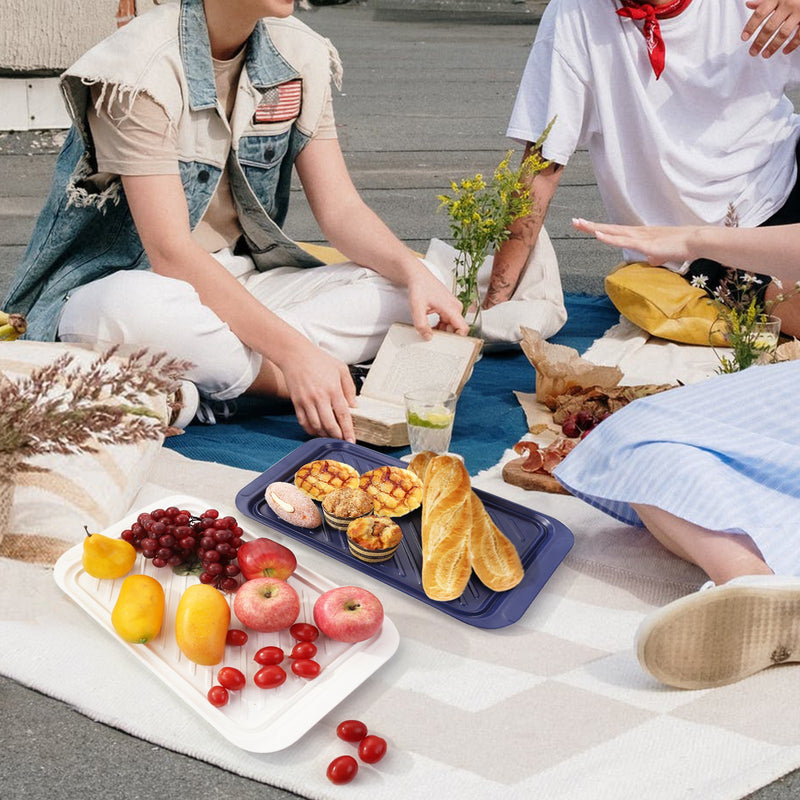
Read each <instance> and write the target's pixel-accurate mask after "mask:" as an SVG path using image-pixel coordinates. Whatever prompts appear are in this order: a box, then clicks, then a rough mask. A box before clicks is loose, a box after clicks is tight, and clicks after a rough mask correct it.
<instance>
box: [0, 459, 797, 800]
mask: <svg viewBox="0 0 800 800" xmlns="http://www.w3.org/2000/svg"><path fill="white" fill-rule="evenodd" d="M509 455H510V453H509ZM497 471H498V469H497V468H495V470H493V471H490V472H489V473H487V474H485V475H483V476H481V477H479V478H477V479H476V480H475V484H476V485H478V486H480V487H481V488H484V489H487V490H489V491H495V492H497V493H502V494H503V495H505V496H506V497H508V498H509V499H512V500H515V501H517V502H523V503H526V504H528V505H531V506H534V507H535V508H537V510H540V511H542V512H544V513H548V514H552V515H553V516H555V517H557V518H559V519H561V520H563V521H564V522H565V523H566V524H567V525H568V526H569V527H570V528H571V529H572V530H573V531H574V533H575V537H576V544H575V547H574V549H573V550H572V552H571V553H570V555H569V556H568V557H567V559H566V561H565V562H564V563H563V564H562V565H561V566H560V567H559V569H558V570H557V571H556V573H555V575H554V576H553V578H552V579H551V580H550V582H549V583H548V584H547V586H546V587H545V589H544V590H543V591H542V592H541V594H540V595H539V596H538V597H537V598H536V600H535V601H534V603H533V605H532V606H531V608H530V609H529V610H528V611H527V613H526V614H525V615H524V616H523V618H522V619H521V620H520V621H519V622H517V623H515V624H514V625H512V626H510V627H508V628H505V629H502V630H498V631H483V630H479V629H476V628H473V627H469V626H467V625H464V624H462V623H461V622H458V621H456V620H453V619H451V618H449V617H447V616H446V615H444V614H441V613H439V612H437V611H435V610H433V609H431V608H429V607H428V606H426V605H424V604H422V603H419V602H418V601H416V600H414V599H412V598H409V597H406V596H405V595H403V594H401V593H399V592H396V591H394V590H392V589H389V588H387V587H386V586H384V585H383V584H379V583H377V582H373V581H371V580H370V579H369V578H367V577H365V576H363V575H362V574H361V573H354V572H352V570H350V569H349V568H348V567H347V566H346V565H344V564H340V563H339V562H336V561H334V560H332V559H329V558H327V557H326V556H324V555H323V554H321V553H318V552H316V551H312V550H310V549H306V548H304V547H303V546H302V545H300V544H299V543H293V547H294V549H295V552H296V553H297V555H298V557H299V559H300V560H301V562H302V563H304V564H305V565H306V566H308V567H309V568H311V569H313V570H316V571H318V572H321V573H323V574H324V575H326V576H327V577H329V578H330V579H331V580H333V581H335V582H338V583H343V584H344V583H352V582H354V576H355V575H357V577H358V582H359V583H361V584H363V585H365V586H367V588H370V589H371V590H373V591H374V592H375V593H376V594H378V595H379V596H380V597H381V599H382V601H383V602H384V604H385V607H386V611H387V614H388V615H389V616H390V618H391V619H392V620H393V621H394V623H395V624H396V626H397V628H398V629H399V631H400V635H401V643H400V648H399V650H398V652H397V653H396V654H395V655H394V657H393V658H392V659H391V660H390V661H389V662H388V663H386V664H385V665H384V666H383V667H381V668H380V669H379V670H378V672H376V673H375V674H374V675H373V676H372V677H371V678H370V679H369V680H368V681H367V682H366V683H364V684H363V685H362V686H361V687H360V688H359V689H357V690H356V691H355V692H354V693H353V694H352V695H350V696H349V697H348V698H347V699H345V700H344V701H343V702H342V703H341V704H340V706H339V707H338V708H337V709H336V710H334V711H333V712H331V713H330V714H328V716H327V717H325V718H324V719H323V720H322V721H321V722H320V723H318V724H317V725H315V726H314V727H313V728H312V729H311V730H310V731H309V732H308V733H307V734H306V735H305V736H304V737H303V738H302V739H301V740H300V741H299V742H297V743H296V744H294V745H292V746H291V747H289V748H288V749H286V750H284V751H281V752H278V753H274V754H271V755H254V754H251V753H247V752H244V751H242V750H240V749H238V748H236V747H234V746H233V745H231V744H229V743H228V742H227V741H226V740H225V739H223V738H222V737H221V736H219V735H218V734H217V733H216V732H215V731H214V730H213V729H212V728H210V727H208V726H207V725H206V723H204V722H203V721H202V720H200V719H199V718H198V717H197V716H196V715H195V713H194V712H193V711H191V710H190V709H189V708H188V707H186V706H184V705H183V704H182V703H181V702H180V701H179V700H177V699H176V697H175V696H174V695H173V694H172V693H171V692H170V691H169V690H168V689H167V688H166V687H164V686H162V685H161V684H160V682H159V681H158V680H157V679H155V678H154V677H152V676H151V674H150V673H149V672H147V671H146V670H145V669H144V668H143V667H140V666H139V665H138V664H131V663H130V661H129V659H128V660H126V651H125V650H124V648H122V647H120V646H119V645H118V643H117V642H115V641H114V640H113V638H112V637H110V636H109V635H108V634H107V633H106V632H105V631H102V630H101V629H100V628H99V626H97V625H96V623H94V622H93V621H91V620H90V619H89V618H88V617H87V616H86V615H85V614H84V613H83V612H82V611H81V610H80V609H78V607H77V606H75V605H74V604H73V603H72V602H71V601H70V600H69V599H67V598H66V597H65V596H63V595H61V593H60V591H59V589H58V588H57V587H56V586H55V584H54V583H53V580H52V575H51V574H50V573H49V572H47V571H45V570H43V569H41V568H37V567H34V566H30V565H20V564H18V563H14V565H13V569H12V568H11V564H10V562H5V563H2V562H0V570H2V571H3V581H2V587H3V588H2V589H0V591H1V592H2V593H3V597H2V603H3V606H4V609H6V611H5V614H4V618H5V619H4V621H3V622H0V636H2V640H3V641H4V642H5V643H6V644H5V645H4V646H3V648H0V672H2V673H4V674H6V675H9V676H11V677H13V678H15V679H17V680H19V681H20V682H22V683H25V684H28V685H32V686H34V687H35V688H37V689H39V690H41V691H43V692H45V693H47V694H50V695H52V696H55V697H59V698H61V699H63V700H65V701H67V702H69V703H71V704H73V705H75V706H76V707H78V708H79V709H81V710H82V711H83V712H84V713H86V714H87V715H88V716H91V717H92V718H96V719H99V720H102V721H104V722H107V723H110V724H112V725H115V726H117V727H120V728H122V729H124V730H126V731H129V732H131V733H133V734H135V735H137V736H140V737H142V738H143V739H147V740H149V741H152V742H155V743H158V744H160V745H163V746H166V747H169V748H172V749H174V750H177V751H180V752H184V753H188V754H190V755H194V756H196V757H198V758H201V759H203V760H206V761H209V762H211V763H214V764H218V765H219V766H221V767H224V768H225V769H228V770H231V771H233V772H236V773H239V774H241V775H244V776H247V777H250V778H254V779H256V780H260V781H263V782H265V783H271V784H274V785H278V786H281V787H283V788H287V789H290V790H292V791H295V792H298V793H300V794H303V795H304V796H307V797H311V798H336V797H340V796H343V794H344V791H345V790H343V789H338V788H337V787H334V786H332V785H331V784H330V783H328V782H327V781H326V779H325V777H324V773H325V767H326V765H327V764H328V762H329V761H330V759H331V758H332V757H334V756H335V755H339V754H340V752H342V748H341V747H340V746H338V745H337V744H336V739H335V736H334V735H333V728H334V727H335V725H336V724H337V723H338V722H339V721H341V720H342V719H346V718H350V717H356V718H360V719H363V720H365V721H366V722H367V723H368V725H369V726H370V728H371V729H373V730H375V731H379V732H381V733H382V734H384V735H385V737H386V738H387V739H388V741H389V745H390V753H389V755H388V756H387V757H386V758H385V759H384V761H382V762H381V763H380V764H379V765H376V766H375V767H374V768H373V767H363V768H362V770H361V772H360V773H359V776H358V780H357V781H355V782H354V783H352V784H350V785H349V786H347V787H346V792H347V796H348V797H349V798H352V800H367V799H369V800H373V799H374V798H376V797H380V798H382V800H395V799H396V800H408V798H420V797H436V798H437V800H465V798H466V799H467V800H471V799H472V798H476V799H477V798H481V800H483V799H484V798H498V799H499V798H502V799H503V800H505V799H506V798H520V799H523V798H524V800H529V798H536V797H539V798H547V799H548V800H560V799H561V798H564V800H566V798H569V800H606V799H607V800H626V799H627V798H631V800H633V798H635V799H636V800H639V798H641V797H647V798H648V800H680V799H681V798H703V800H733V799H734V798H741V797H743V796H744V795H746V794H748V793H749V792H751V791H753V790H754V789H756V788H758V787H760V786H763V785H765V784H767V783H769V782H771V781H773V780H775V779H776V778H778V777H779V776H781V775H783V774H785V773H786V772H788V771H790V770H792V769H794V768H796V767H798V766H800V723H799V722H798V715H797V712H796V709H797V708H798V707H800V679H799V678H800V669H799V668H798V667H796V666H786V667H775V668H772V669H770V670H767V671H765V672H763V673H761V674H759V675H756V676H754V677H752V678H750V679H748V680H746V681H743V682H741V683H739V684H736V685H734V686H730V687H727V688H721V689H716V690H710V691H694V692H687V691H678V690H672V689H669V688H666V687H663V686H660V685H658V684H656V683H655V682H654V681H653V680H651V679H650V678H649V677H648V676H647V675H645V674H644V673H643V672H642V671H641V670H640V669H639V666H638V664H637V663H636V659H635V656H634V654H633V651H632V643H633V636H634V632H635V630H636V628H637V626H638V624H639V623H640V621H641V620H642V619H643V617H644V616H645V615H646V614H647V613H648V612H649V611H650V610H651V609H652V608H653V607H654V606H656V605H658V604H661V603H664V602H667V601H669V600H670V599H673V598H675V597H678V596H680V595H682V594H685V593H687V592H689V591H692V590H693V589H694V588H696V587H697V585H698V584H699V583H700V582H702V579H703V578H702V575H701V574H699V572H698V571H696V570H694V569H693V568H691V567H689V566H687V565H685V564H683V563H682V562H680V561H678V560H677V559H675V558H673V557H671V556H670V555H669V554H667V553H666V552H665V551H663V550H661V549H660V548H659V547H658V546H657V545H656V544H654V542H653V541H652V540H651V539H650V537H649V536H647V535H646V534H644V533H643V532H641V531H638V530H635V529H632V528H626V527H623V526H620V525H619V524H618V523H616V522H614V521H613V520H611V519H610V518H606V517H604V516H602V515H600V514H599V513H598V512H595V511H594V510H593V509H590V508H589V507H588V506H585V505H584V504H582V503H580V501H578V500H575V499H574V498H571V497H563V496H554V495H542V494H539V493H536V494H533V493H526V492H524V491H522V490H519V489H516V488H515V487H510V486H506V485H504V484H502V483H501V481H499V480H498V478H497V477H496V473H497ZM252 477H254V473H249V472H245V471H242V470H236V469H232V468H229V467H221V466H218V465H211V464H205V463H201V462H195V461H189V460H187V459H184V458H183V457H181V456H179V455H178V454H176V453H173V452H170V451H166V450H165V451H164V452H163V453H162V454H161V456H160V457H159V462H158V469H157V472H156V474H155V475H154V476H153V480H154V481H156V482H157V483H158V484H160V485H161V487H163V488H160V487H158V486H152V485H151V486H149V487H147V490H146V491H145V493H144V494H142V495H140V498H139V501H137V505H144V504H147V503H149V502H150V501H151V500H154V499H156V498H158V497H161V496H164V495H165V494H172V493H175V492H185V493H189V494H192V495H195V496H197V497H201V498H212V499H215V500H216V499H219V500H222V501H225V502H228V503H230V504H231V505H232V504H233V499H234V497H235V494H236V492H237V491H238V489H239V488H241V487H242V486H244V485H245V484H246V483H247V482H249V481H250V480H251V479H252ZM23 587H24V591H23ZM45 642H47V644H48V646H47V647H44V646H43V644H44V643H45ZM53 648H56V652H61V653H62V654H63V658H61V659H59V660H58V662H57V663H56V662H54V661H52V659H48V658H47V657H46V655H45V654H46V653H49V652H53ZM86 663H91V664H92V665H93V669H94V670H95V678H96V679H95V680H94V681H93V682H92V691H91V693H88V692H84V691H82V690H81V686H82V684H83V682H82V681H80V680H78V679H77V674H78V672H79V671H80V670H81V668H82V666H81V665H83V664H86ZM71 670H72V671H74V672H75V676H76V678H75V680H71V679H70V678H71V675H70V674H69V673H70V671H71ZM141 682H146V683H147V686H148V691H147V692H136V693H131V692H130V691H129V687H130V686H131V685H141ZM165 708H169V710H170V713H169V714H165V713H164V709H165Z"/></svg>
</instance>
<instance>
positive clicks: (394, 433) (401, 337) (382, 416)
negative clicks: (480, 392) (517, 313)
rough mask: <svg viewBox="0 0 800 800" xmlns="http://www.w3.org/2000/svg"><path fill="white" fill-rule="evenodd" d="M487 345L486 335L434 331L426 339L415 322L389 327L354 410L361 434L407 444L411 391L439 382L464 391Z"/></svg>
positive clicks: (360, 437)
mask: <svg viewBox="0 0 800 800" xmlns="http://www.w3.org/2000/svg"><path fill="white" fill-rule="evenodd" d="M482 346H483V341H482V340H481V339H476V338H474V337H471V336H458V335H457V334H455V333H446V332H444V331H434V332H433V338H432V339H430V340H429V341H427V342H426V341H425V340H424V339H423V338H422V337H421V336H420V335H419V334H418V333H417V332H416V330H415V329H414V328H413V327H412V326H411V325H404V324H402V323H399V322H396V323H395V324H394V325H392V327H391V328H390V329H389V332H388V333H387V334H386V338H385V339H384V340H383V344H381V347H380V350H378V355H377V356H375V361H374V362H373V364H372V367H370V370H369V373H368V374H367V377H366V380H365V381H364V385H363V387H362V388H361V394H360V395H359V396H358V401H357V402H358V405H357V407H356V408H354V409H353V425H354V427H355V431H356V438H357V439H358V440H359V441H362V442H368V443H370V444H377V445H382V446H384V447H387V446H388V447H401V446H402V445H405V444H408V431H407V429H406V412H405V406H404V403H403V395H404V394H405V393H406V392H411V391H414V390H415V389H422V388H426V387H429V386H437V387H441V388H444V389H446V390H447V391H450V392H454V393H455V394H456V395H459V394H460V393H461V390H462V389H463V388H464V384H465V383H466V382H467V379H468V378H469V376H470V374H471V371H472V366H473V364H474V363H475V361H476V359H477V358H478V354H479V353H480V351H481V347H482Z"/></svg>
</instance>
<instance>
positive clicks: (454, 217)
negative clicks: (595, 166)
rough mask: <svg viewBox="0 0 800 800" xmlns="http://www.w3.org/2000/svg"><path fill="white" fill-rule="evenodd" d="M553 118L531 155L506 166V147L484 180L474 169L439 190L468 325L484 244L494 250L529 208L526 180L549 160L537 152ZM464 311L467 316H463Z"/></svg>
mask: <svg viewBox="0 0 800 800" xmlns="http://www.w3.org/2000/svg"><path fill="white" fill-rule="evenodd" d="M553 122H555V119H553V120H552V121H551V122H550V124H549V125H548V126H547V128H546V129H545V131H544V133H542V135H541V136H540V137H539V139H538V140H537V141H536V142H535V143H534V145H533V146H532V147H531V152H530V155H529V156H528V157H527V158H525V159H524V160H523V161H522V163H521V164H520V166H519V167H518V168H517V169H512V168H511V167H510V165H509V162H510V160H511V156H512V152H513V151H511V150H509V151H508V152H507V153H506V155H505V157H504V158H503V160H502V161H501V162H500V163H499V164H498V165H497V168H496V169H495V171H494V174H493V175H492V178H491V179H490V180H489V181H487V180H486V179H485V178H484V176H483V175H481V174H480V173H478V174H477V175H475V177H473V178H464V179H463V180H462V181H461V182H460V183H456V182H455V181H453V182H452V183H451V184H450V188H451V190H452V191H451V194H442V195H439V198H438V199H439V203H440V205H439V209H440V210H442V209H444V210H446V211H447V213H448V215H449V216H450V232H451V234H452V237H453V246H454V247H455V249H456V250H457V251H458V255H457V256H456V271H455V286H454V290H453V291H454V294H455V295H456V297H457V298H458V299H459V300H460V301H461V310H462V314H463V315H464V317H465V318H466V319H467V321H468V322H472V323H473V325H474V323H475V320H476V318H477V316H478V314H479V312H480V305H481V298H480V296H479V293H478V270H479V269H480V266H481V264H483V262H484V260H485V259H486V256H487V255H488V254H489V249H490V248H492V249H497V247H499V246H500V245H501V244H502V243H503V242H504V241H505V240H506V239H507V238H508V236H509V226H510V225H511V224H512V223H513V222H514V221H515V220H517V219H519V218H520V217H526V216H528V215H529V214H530V213H531V212H532V211H533V208H534V198H533V197H532V195H531V191H530V185H531V181H532V180H533V178H534V177H535V176H536V175H538V174H539V173H540V172H541V171H542V170H543V169H545V168H546V167H548V166H549V165H550V162H549V161H546V160H545V159H543V158H542V156H541V146H542V144H543V143H544V141H545V139H546V138H547V135H548V134H549V133H550V128H552V126H553ZM468 315H469V316H468Z"/></svg>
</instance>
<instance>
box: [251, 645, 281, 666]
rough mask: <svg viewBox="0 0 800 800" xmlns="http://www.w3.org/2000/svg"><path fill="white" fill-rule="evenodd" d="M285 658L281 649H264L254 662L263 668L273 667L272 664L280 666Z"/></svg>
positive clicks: (255, 656) (255, 657)
mask: <svg viewBox="0 0 800 800" xmlns="http://www.w3.org/2000/svg"><path fill="white" fill-rule="evenodd" d="M284 658H285V655H284V652H283V650H281V649H280V647H274V646H271V647H262V648H261V649H260V650H259V651H258V652H257V653H256V654H255V655H254V656H253V660H254V661H256V662H257V663H259V664H261V665H262V666H264V667H266V666H271V665H272V664H280V663H281V661H283V659H284Z"/></svg>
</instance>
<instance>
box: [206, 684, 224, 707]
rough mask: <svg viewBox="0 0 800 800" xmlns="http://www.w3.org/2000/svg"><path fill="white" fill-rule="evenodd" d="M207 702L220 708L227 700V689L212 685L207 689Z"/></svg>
mask: <svg viewBox="0 0 800 800" xmlns="http://www.w3.org/2000/svg"><path fill="white" fill-rule="evenodd" d="M208 702H209V703H211V705H212V706H216V707H217V708H221V707H222V706H224V705H225V704H226V703H227V702H228V690H227V689H226V688H225V687H224V686H212V687H211V688H210V689H209V690H208Z"/></svg>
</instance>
